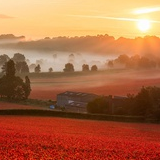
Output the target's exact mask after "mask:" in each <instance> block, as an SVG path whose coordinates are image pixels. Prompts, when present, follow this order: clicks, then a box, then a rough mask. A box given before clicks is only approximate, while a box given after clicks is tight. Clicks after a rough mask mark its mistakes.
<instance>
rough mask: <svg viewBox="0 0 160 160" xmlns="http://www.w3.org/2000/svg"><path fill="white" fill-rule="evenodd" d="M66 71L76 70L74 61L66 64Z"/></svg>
mask: <svg viewBox="0 0 160 160" xmlns="http://www.w3.org/2000/svg"><path fill="white" fill-rule="evenodd" d="M63 71H64V72H74V66H73V64H72V63H67V64H65V68H64V69H63Z"/></svg>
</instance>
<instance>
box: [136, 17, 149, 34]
mask: <svg viewBox="0 0 160 160" xmlns="http://www.w3.org/2000/svg"><path fill="white" fill-rule="evenodd" d="M137 26H138V29H139V30H140V31H142V32H146V31H148V30H149V29H150V27H151V24H150V21H149V20H147V19H141V20H139V21H138V23H137Z"/></svg>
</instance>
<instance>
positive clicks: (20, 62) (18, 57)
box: [0, 53, 98, 73]
mask: <svg viewBox="0 0 160 160" xmlns="http://www.w3.org/2000/svg"><path fill="white" fill-rule="evenodd" d="M54 56H55V55H54ZM73 58H74V55H73V54H71V55H69V62H68V63H66V64H65V65H64V69H63V71H64V72H74V71H75V69H74V65H73ZM10 59H12V60H13V61H14V63H15V68H16V73H29V72H30V69H31V68H32V69H33V70H34V72H35V73H40V72H41V65H42V62H41V60H37V61H36V63H37V64H31V65H28V62H29V60H28V59H26V58H25V56H24V55H23V54H21V53H15V54H14V56H13V57H12V58H10V57H9V56H8V55H6V54H3V55H0V67H1V70H2V73H5V71H6V64H7V62H8V61H9V60H10ZM97 70H98V67H97V65H92V66H91V68H89V65H88V64H83V65H82V71H97ZM53 71H54V69H53V67H49V68H48V72H50V73H51V72H53Z"/></svg>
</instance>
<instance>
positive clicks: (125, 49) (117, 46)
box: [0, 34, 160, 57]
mask: <svg viewBox="0 0 160 160" xmlns="http://www.w3.org/2000/svg"><path fill="white" fill-rule="evenodd" d="M13 42H14V43H13ZM0 48H8V49H21V50H33V51H39V52H40V51H43V52H44V51H45V52H53V51H60V52H85V53H86V52H87V53H93V54H101V55H120V54H127V55H136V54H138V55H141V56H151V55H152V57H153V56H154V57H157V56H158V54H159V53H160V38H159V37H156V36H145V37H143V38H142V37H136V38H134V39H129V38H124V37H120V38H118V39H115V38H114V37H113V36H109V35H107V34H106V35H97V36H82V37H53V38H50V37H46V38H44V39H40V40H25V37H24V36H19V37H16V36H14V35H12V34H9V35H0Z"/></svg>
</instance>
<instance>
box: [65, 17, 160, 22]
mask: <svg viewBox="0 0 160 160" xmlns="http://www.w3.org/2000/svg"><path fill="white" fill-rule="evenodd" d="M68 16H71V17H79V18H95V19H109V20H117V21H133V22H139V20H140V19H138V18H126V17H108V16H90V15H68ZM149 21H150V22H151V23H160V21H156V20H149Z"/></svg>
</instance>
